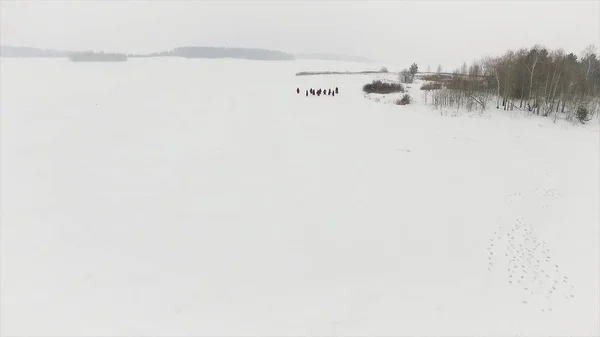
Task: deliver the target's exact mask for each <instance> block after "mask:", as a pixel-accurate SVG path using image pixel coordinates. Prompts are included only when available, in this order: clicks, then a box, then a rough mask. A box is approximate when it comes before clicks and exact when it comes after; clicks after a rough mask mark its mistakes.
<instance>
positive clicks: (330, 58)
mask: <svg viewBox="0 0 600 337" xmlns="http://www.w3.org/2000/svg"><path fill="white" fill-rule="evenodd" d="M296 58H297V59H300V60H323V61H346V62H360V63H375V62H376V61H374V60H371V59H368V58H366V57H362V56H350V55H338V54H296Z"/></svg>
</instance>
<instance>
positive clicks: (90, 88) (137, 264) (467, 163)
mask: <svg viewBox="0 0 600 337" xmlns="http://www.w3.org/2000/svg"><path fill="white" fill-rule="evenodd" d="M0 62H2V63H1V64H0V66H1V67H2V72H0V80H1V82H0V90H1V93H0V97H1V98H2V99H1V100H0V109H1V110H0V111H1V117H2V120H1V122H2V123H1V125H0V137H1V138H0V150H1V151H0V155H1V158H0V159H1V160H0V179H1V181H0V203H1V207H0V209H1V210H2V211H1V213H0V216H1V219H0V220H1V226H2V228H1V229H2V232H1V247H2V250H1V254H2V255H1V261H0V265H1V268H2V269H1V272H2V274H1V276H2V279H1V281H2V282H1V285H0V287H1V291H2V296H1V297H0V301H1V302H0V303H1V312H0V314H1V321H2V324H0V327H1V329H2V330H1V332H2V334H4V335H44V336H48V335H62V336H65V335H69V336H76V335H78V336H79V335H165V336H166V335H203V336H208V335H210V336H232V335H278V336H291V335H442V336H450V335H489V336H505V335H516V334H519V335H528V336H543V335H578V336H592V335H598V334H600V328H599V320H598V317H600V309H599V304H600V292H599V289H598V284H599V283H600V267H599V266H600V230H599V227H600V226H599V223H600V214H599V211H598V204H599V203H600V189H599V188H600V177H599V175H598V172H599V171H600V160H599V153H600V142H598V140H599V138H598V137H599V133H598V128H597V125H593V124H590V125H585V126H582V127H577V128H569V130H566V129H564V128H563V127H561V125H562V124H560V123H557V124H553V123H552V122H551V120H548V119H539V120H538V119H527V120H526V119H524V118H521V117H519V116H511V115H503V114H498V113H494V114H492V115H489V116H488V117H485V116H484V118H482V117H480V116H478V115H477V116H475V115H474V116H472V117H473V118H469V116H468V114H465V115H463V116H462V117H459V118H450V117H446V116H440V114H439V112H436V111H432V109H431V108H429V107H426V106H424V105H423V104H422V102H420V101H419V99H420V95H419V94H420V92H419V90H418V86H417V85H413V86H412V90H413V92H414V93H415V94H413V97H414V98H415V100H416V101H415V103H414V104H411V105H408V106H396V105H393V104H381V103H377V102H374V101H373V100H367V99H365V98H364V97H363V93H362V91H361V88H362V86H363V85H364V84H365V83H366V82H365V79H368V80H370V79H371V78H376V77H377V76H375V77H368V76H322V77H319V76H306V77H296V76H294V74H295V73H296V72H299V71H303V70H305V69H330V70H340V71H346V70H356V69H358V70H362V69H365V67H364V66H361V65H354V67H356V68H354V69H352V68H349V67H347V66H346V65H338V66H336V65H335V64H334V63H322V64H317V63H315V61H311V62H301V61H294V62H289V63H273V62H271V63H269V62H250V61H233V60H170V59H154V60H130V61H129V62H127V63H126V64H72V63H69V62H68V61H57V60H43V61H40V62H37V61H33V62H32V61H29V60H6V59H2V60H0ZM338 67H339V68H338ZM336 86H337V87H339V88H340V94H339V95H337V96H335V97H329V96H324V97H313V96H311V97H305V96H304V94H303V93H304V90H305V89H307V88H309V87H315V88H318V87H325V88H331V87H336ZM297 87H300V89H301V94H300V95H298V94H296V92H295V90H296V88H297ZM563 126H564V125H563ZM538 260H539V262H537V261H538ZM556 266H558V267H556ZM542 270H543V271H542ZM546 275H548V276H547V277H546ZM521 276H523V278H522V279H521ZM565 277H566V279H565ZM519 281H520V282H519ZM540 281H541V283H540ZM555 281H556V282H555ZM565 281H566V282H565ZM510 282H512V284H511V283H510ZM554 284H557V285H554ZM553 286H554V287H555V288H556V290H554V289H553V288H552V287H553ZM525 288H527V290H525ZM550 291H552V293H550ZM550 309H552V310H550Z"/></svg>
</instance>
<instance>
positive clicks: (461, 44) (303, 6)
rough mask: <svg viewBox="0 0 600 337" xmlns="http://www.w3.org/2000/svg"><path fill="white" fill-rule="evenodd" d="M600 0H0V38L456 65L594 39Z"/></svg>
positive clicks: (63, 45) (38, 43) (599, 27)
mask: <svg viewBox="0 0 600 337" xmlns="http://www.w3.org/2000/svg"><path fill="white" fill-rule="evenodd" d="M599 21H600V1H597V0H596V1H575V0H568V1H416V0H415V1H320V2H308V1H306V2H305V1H277V2H276V1H218V2H217V1H176V0H148V1H116V0H104V1H93V0H81V1H74V0H71V1H51V0H41V1H26V0H18V1H5V0H2V1H1V8H0V25H1V26H0V28H1V30H0V38H1V40H0V43H2V44H3V45H27V46H34V47H43V48H58V49H94V50H104V51H124V52H149V51H159V50H165V49H170V48H174V47H177V46H181V45H210V46H228V47H234V46H235V47H256V48H266V49H275V50H282V51H286V52H292V53H296V52H324V53H340V54H348V55H358V56H365V57H369V58H374V59H379V60H390V61H393V62H394V63H399V64H404V63H409V62H417V63H418V64H419V65H420V66H421V69H425V68H426V67H427V65H428V64H431V67H432V69H435V68H436V67H437V64H440V63H441V64H442V65H443V66H444V67H452V68H455V67H457V66H458V65H460V64H461V63H462V62H463V61H471V60H472V59H474V58H479V57H481V56H484V55H496V54H499V53H502V52H504V51H505V50H506V49H517V48H521V47H530V46H532V45H533V44H535V43H541V44H543V45H545V46H547V47H549V48H564V49H565V51H568V52H570V51H573V52H576V53H579V52H580V51H581V50H582V49H583V48H584V47H586V46H587V45H589V44H596V45H598V44H599V41H600V33H599V32H600V24H599Z"/></svg>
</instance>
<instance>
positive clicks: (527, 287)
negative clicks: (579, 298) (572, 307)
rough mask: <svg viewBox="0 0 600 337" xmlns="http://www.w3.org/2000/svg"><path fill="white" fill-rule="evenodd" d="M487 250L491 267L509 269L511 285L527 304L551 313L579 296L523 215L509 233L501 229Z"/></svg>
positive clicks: (491, 269) (507, 277)
mask: <svg viewBox="0 0 600 337" xmlns="http://www.w3.org/2000/svg"><path fill="white" fill-rule="evenodd" d="M503 239H505V240H503ZM487 250H488V255H489V256H488V270H489V271H490V272H492V271H494V270H495V269H494V266H495V265H500V267H501V268H500V269H499V271H500V272H501V271H502V270H504V271H506V274H505V275H506V276H505V277H506V282H507V284H508V285H509V286H510V287H511V288H513V289H515V291H519V292H520V293H521V296H523V298H522V301H523V303H524V304H532V305H533V304H535V305H537V306H539V307H540V309H541V310H542V311H545V312H550V311H552V310H553V308H554V307H555V306H556V305H558V304H559V303H560V302H561V301H566V300H571V299H573V298H575V287H574V286H573V285H572V284H570V283H569V279H568V277H567V276H566V275H564V274H562V272H561V270H560V266H559V265H558V264H557V263H555V262H553V260H552V255H551V254H550V253H551V252H550V249H549V248H548V247H547V243H546V242H545V241H542V240H540V239H539V238H538V236H537V235H536V233H535V230H534V228H533V226H532V225H531V224H529V223H527V222H526V221H525V219H524V218H523V217H517V218H516V219H515V223H514V225H513V226H512V227H511V228H509V229H507V230H506V232H505V233H502V231H501V230H500V228H498V229H497V230H496V231H495V232H494V235H493V237H492V238H491V239H490V246H489V247H488V249H487ZM497 259H499V260H497ZM502 274H504V272H502Z"/></svg>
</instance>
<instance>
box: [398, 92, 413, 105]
mask: <svg viewBox="0 0 600 337" xmlns="http://www.w3.org/2000/svg"><path fill="white" fill-rule="evenodd" d="M410 102H412V98H411V97H410V95H409V94H404V96H402V98H401V99H399V100H396V105H407V104H410Z"/></svg>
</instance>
